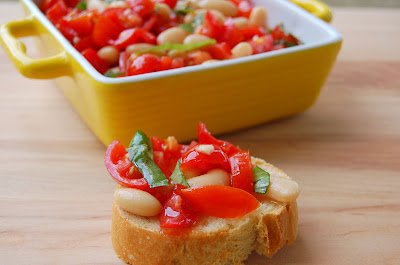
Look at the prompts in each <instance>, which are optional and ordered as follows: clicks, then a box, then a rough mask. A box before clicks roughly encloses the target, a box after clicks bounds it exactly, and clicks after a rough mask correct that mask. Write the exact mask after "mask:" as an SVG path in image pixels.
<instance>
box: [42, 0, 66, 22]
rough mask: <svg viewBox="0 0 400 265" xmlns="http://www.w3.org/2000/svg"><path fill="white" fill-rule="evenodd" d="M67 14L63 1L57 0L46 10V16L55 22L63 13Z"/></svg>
mask: <svg viewBox="0 0 400 265" xmlns="http://www.w3.org/2000/svg"><path fill="white" fill-rule="evenodd" d="M67 14H68V7H67V6H66V5H65V3H64V1H62V0H59V1H58V2H57V3H56V4H54V5H52V6H51V7H50V8H49V9H47V11H46V16H47V17H48V18H49V20H50V21H51V22H53V23H54V24H57V23H58V22H59V21H60V20H61V19H62V18H63V17H64V16H65V15H67Z"/></svg>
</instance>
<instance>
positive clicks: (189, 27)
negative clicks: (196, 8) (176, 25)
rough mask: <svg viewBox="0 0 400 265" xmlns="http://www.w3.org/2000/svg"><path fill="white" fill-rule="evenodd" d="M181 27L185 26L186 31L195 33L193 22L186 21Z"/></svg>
mask: <svg viewBox="0 0 400 265" xmlns="http://www.w3.org/2000/svg"><path fill="white" fill-rule="evenodd" d="M180 27H181V28H183V29H184V30H185V31H187V32H189V33H193V32H194V28H193V25H192V23H184V24H181V25H180Z"/></svg>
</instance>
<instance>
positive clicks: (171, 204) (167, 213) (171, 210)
mask: <svg viewBox="0 0 400 265" xmlns="http://www.w3.org/2000/svg"><path fill="white" fill-rule="evenodd" d="M196 220H197V218H196V215H194V214H193V213H192V212H191V211H188V207H187V206H186V205H185V202H184V201H183V200H182V197H181V196H180V195H178V194H175V193H174V194H173V195H172V197H171V198H170V199H169V200H168V201H167V202H166V203H165V205H164V208H163V210H162V212H161V214H160V227H161V228H164V229H166V228H189V227H191V226H193V225H194V224H195V223H196Z"/></svg>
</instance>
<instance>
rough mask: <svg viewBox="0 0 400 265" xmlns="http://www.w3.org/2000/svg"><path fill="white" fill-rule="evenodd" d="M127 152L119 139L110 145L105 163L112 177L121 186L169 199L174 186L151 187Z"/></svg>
mask: <svg viewBox="0 0 400 265" xmlns="http://www.w3.org/2000/svg"><path fill="white" fill-rule="evenodd" d="M126 154H127V151H126V149H125V147H124V146H123V145H121V144H120V143H119V142H118V141H114V142H112V143H111V144H110V145H109V146H108V148H107V151H106V154H105V157H104V164H105V166H106V168H107V171H108V173H110V175H111V177H112V178H113V179H114V180H115V181H116V182H117V183H118V184H120V185H121V186H124V187H127V188H134V189H139V190H143V191H146V192H149V193H150V194H152V195H153V196H154V197H156V198H157V199H158V200H159V201H160V202H161V203H163V202H165V201H167V200H168V198H169V197H170V196H171V194H172V187H170V186H163V187H156V188H150V186H149V184H148V183H147V181H146V179H145V178H143V176H142V175H141V174H140V172H139V171H138V170H137V169H136V167H135V166H134V165H133V164H132V162H131V161H129V159H127V157H126ZM131 168H133V170H132V169H131Z"/></svg>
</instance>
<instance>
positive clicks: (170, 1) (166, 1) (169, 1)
mask: <svg viewBox="0 0 400 265" xmlns="http://www.w3.org/2000/svg"><path fill="white" fill-rule="evenodd" d="M155 2H156V3H164V4H167V5H168V6H169V7H170V8H172V9H174V8H175V6H176V3H177V2H178V0H155Z"/></svg>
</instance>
